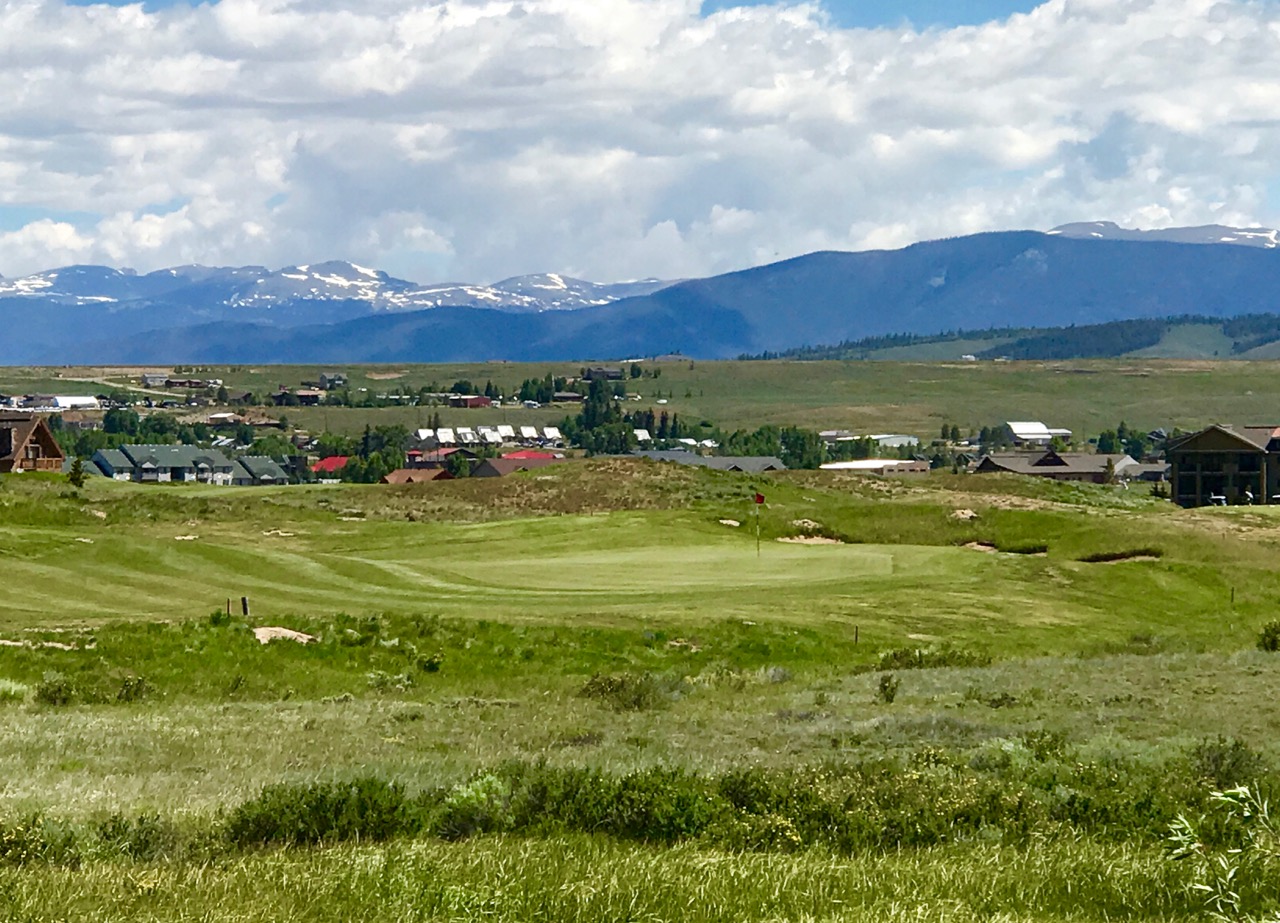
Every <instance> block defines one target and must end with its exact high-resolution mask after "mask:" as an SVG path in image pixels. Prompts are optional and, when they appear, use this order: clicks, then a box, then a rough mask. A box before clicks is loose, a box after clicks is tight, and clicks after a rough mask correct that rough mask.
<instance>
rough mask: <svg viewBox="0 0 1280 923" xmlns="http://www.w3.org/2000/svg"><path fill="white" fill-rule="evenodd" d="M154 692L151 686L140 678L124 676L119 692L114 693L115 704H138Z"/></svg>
mask: <svg viewBox="0 0 1280 923" xmlns="http://www.w3.org/2000/svg"><path fill="white" fill-rule="evenodd" d="M153 692H154V690H153V689H152V687H151V684H150V683H148V682H147V680H146V678H145V677H142V676H126V677H125V678H124V680H123V681H122V682H121V683H120V690H119V691H118V692H117V693H116V701H117V702H124V703H129V702H140V701H142V700H143V699H145V698H148V697H149V696H150V695H151V694H152V693H153Z"/></svg>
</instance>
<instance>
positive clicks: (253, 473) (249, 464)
mask: <svg viewBox="0 0 1280 923" xmlns="http://www.w3.org/2000/svg"><path fill="white" fill-rule="evenodd" d="M235 463H236V467H238V468H241V469H243V471H244V474H245V475H248V476H249V477H250V478H252V479H253V480H255V481H273V482H275V483H279V484H284V483H287V482H288V480H289V474H288V472H286V471H285V470H284V469H283V468H281V467H280V465H279V463H278V462H277V461H276V460H275V459H274V458H271V457H269V456H267V455H244V456H241V457H240V458H237V459H236V462H235ZM235 474H236V476H237V477H239V476H241V473H240V472H239V471H236V472H235Z"/></svg>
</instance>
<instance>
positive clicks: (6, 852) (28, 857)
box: [0, 814, 80, 866]
mask: <svg viewBox="0 0 1280 923" xmlns="http://www.w3.org/2000/svg"><path fill="white" fill-rule="evenodd" d="M33 862H48V863H51V864H54V865H68V866H77V865H79V864H80V847H79V843H78V842H77V841H76V837H75V833H74V832H73V831H72V830H71V829H69V828H63V827H59V826H57V825H54V824H51V823H49V822H48V821H47V820H46V819H45V818H44V817H42V816H41V815H39V814H32V815H30V816H28V817H26V818H24V819H23V820H20V821H17V822H16V823H9V824H6V823H0V863H4V864H6V865H27V864H29V863H33Z"/></svg>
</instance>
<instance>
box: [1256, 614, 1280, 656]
mask: <svg viewBox="0 0 1280 923" xmlns="http://www.w3.org/2000/svg"><path fill="white" fill-rule="evenodd" d="M1258 650H1260V651H1267V652H1268V653H1271V654H1274V653H1275V652H1276V651H1280V619H1275V620H1272V621H1270V622H1267V624H1265V625H1263V626H1262V631H1260V632H1258Z"/></svg>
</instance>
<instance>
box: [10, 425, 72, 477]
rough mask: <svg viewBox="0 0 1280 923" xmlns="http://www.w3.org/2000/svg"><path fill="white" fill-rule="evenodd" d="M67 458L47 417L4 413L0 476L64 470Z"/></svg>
mask: <svg viewBox="0 0 1280 923" xmlns="http://www.w3.org/2000/svg"><path fill="white" fill-rule="evenodd" d="M64 459H65V456H64V455H63V454H62V449H61V448H59V447H58V440H56V439H54V438H53V432H52V431H51V430H50V429H49V424H48V423H46V422H45V419H44V417H38V416H36V415H35V414H30V413H13V414H0V474H10V473H13V472H22V471H61V470H62V462H63V461H64Z"/></svg>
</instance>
